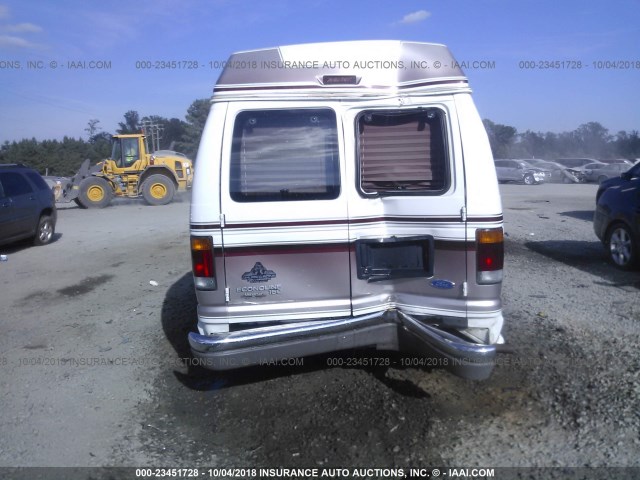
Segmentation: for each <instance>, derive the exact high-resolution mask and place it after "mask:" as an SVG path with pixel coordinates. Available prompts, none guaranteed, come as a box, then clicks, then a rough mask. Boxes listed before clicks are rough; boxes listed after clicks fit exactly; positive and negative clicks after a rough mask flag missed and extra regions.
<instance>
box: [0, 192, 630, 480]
mask: <svg viewBox="0 0 640 480" xmlns="http://www.w3.org/2000/svg"><path fill="white" fill-rule="evenodd" d="M595 190H596V187H595V186H593V185H541V186H531V187H529V186H523V185H502V186H501V191H502V194H503V207H504V212H505V230H506V234H507V239H506V254H507V257H506V266H505V283H504V290H503V300H504V313H505V319H506V323H505V328H504V331H503V333H504V336H505V338H506V340H507V344H508V350H509V353H501V354H500V355H499V357H498V365H497V367H496V369H495V371H494V374H493V375H492V377H491V378H490V379H489V380H486V381H484V382H472V381H467V380H462V379H459V378H457V377H454V376H452V375H450V374H448V373H446V372H445V371H442V370H438V369H426V368H408V367H402V366H401V364H400V359H401V357H399V356H398V355H389V357H388V358H389V359H390V363H391V366H390V367H386V368H382V367H378V368H373V367H369V368H364V367H353V368H347V367H328V366H327V363H328V362H329V361H330V360H331V359H332V358H333V357H335V356H334V355H332V356H319V357H314V358H307V359H304V361H303V362H301V363H302V365H297V366H290V367H286V368H285V367H262V368H251V369H245V370H240V371H235V372H229V373H225V374H214V373H212V372H208V371H203V370H201V369H199V368H197V367H194V366H191V365H189V362H188V360H184V359H188V357H189V353H188V348H187V344H186V333H187V332H188V331H189V330H192V329H193V328H194V322H195V296H194V294H193V286H192V281H191V276H190V272H189V265H190V264H189V255H188V242H187V239H188V232H187V229H188V203H187V202H182V203H175V204H172V205H168V206H165V207H157V208H152V207H146V206H143V205H140V204H138V203H130V202H123V203H120V204H117V205H115V206H113V207H110V208H107V209H104V210H100V211H83V210H79V209H77V208H65V209H62V210H60V214H59V225H58V236H57V239H56V241H55V242H54V243H53V244H52V245H49V246H47V247H40V248H29V247H26V246H16V247H11V248H4V249H2V253H7V254H8V255H9V261H8V262H6V263H2V264H0V305H1V306H2V307H1V309H2V310H1V311H2V313H1V314H0V405H1V408H2V416H1V417H0V431H1V432H2V433H1V434H0V467H16V466H41V467H50V466H76V467H84V466H172V467H193V466H201V467H203V466H210V467H213V466H216V467H243V468H249V467H276V468H278V467H279V468H282V467H288V468H293V467H316V468H329V467H340V468H354V467H374V466H375V467H415V468H417V467H425V468H427V467H432V466H456V467H467V468H473V467H476V468H480V467H583V466H590V467H613V466H617V467H640V454H639V452H640V433H639V432H640V378H639V375H640V373H639V372H640V368H639V367H640V365H639V363H640V353H639V352H640V349H639V348H638V347H639V345H638V343H639V340H638V339H639V336H638V330H639V329H638V322H639V321H640V301H638V300H639V290H640V274H639V273H638V272H620V271H618V270H616V269H615V268H613V267H612V266H611V265H609V264H608V263H607V262H606V259H605V256H604V253H603V250H602V247H601V245H600V243H599V242H598V240H597V238H596V237H595V235H594V234H593V230H592V222H591V219H592V215H593V206H594V196H595ZM152 280H153V281H155V282H157V283H158V286H153V285H151V284H150V283H149V282H150V281H152ZM352 355H353V353H352V352H345V353H344V354H342V356H343V357H344V358H348V357H350V356H352ZM370 356H376V357H379V356H380V354H379V353H375V352H370ZM47 358H48V359H50V360H49V361H48V363H49V364H43V361H44V360H45V359H47ZM38 359H42V360H38ZM92 359H93V361H92ZM95 359H98V361H95ZM37 362H40V363H37ZM125 363H126V364H125ZM523 471H524V472H525V476H526V475H530V477H531V478H534V477H535V478H552V477H555V478H566V477H567V475H568V474H567V472H566V471H563V470H561V469H555V470H544V471H543V472H542V473H541V474H539V473H540V472H537V471H535V470H523ZM45 472H49V470H45ZM527 472H528V473H527ZM587 472H592V471H587ZM596 472H597V471H596ZM630 472H631V471H628V470H623V471H617V472H616V473H615V478H627V477H625V475H627V476H628V478H633V475H635V474H640V472H638V471H637V470H636V471H634V472H631V473H630ZM4 473H5V474H7V471H4ZM21 473H23V474H25V475H26V474H29V475H31V477H33V476H34V472H33V471H26V473H25V472H21V471H10V472H9V474H7V475H9V477H11V476H14V477H15V478H18V477H19V476H20V474H21ZM67 473H68V472H67ZM518 474H522V471H519V472H518ZM42 475H43V477H42V478H48V477H46V474H44V473H43V474H42ZM79 475H80V476H82V475H84V473H82V472H81V473H80V474H79ZM90 475H93V476H91V477H90V478H97V477H96V475H97V474H96V473H95V472H93V473H91V474H90ZM514 475H515V473H514ZM585 475H586V474H585ZM38 478H39V477H38ZM113 478H120V477H118V476H117V475H116V476H114V477H113ZM368 478H374V477H368ZM496 478H506V477H500V476H497V477H496ZM527 478H528V477H527ZM584 478H591V477H588V476H586V477H584ZM593 478H595V477H593ZM610 478H613V477H610Z"/></svg>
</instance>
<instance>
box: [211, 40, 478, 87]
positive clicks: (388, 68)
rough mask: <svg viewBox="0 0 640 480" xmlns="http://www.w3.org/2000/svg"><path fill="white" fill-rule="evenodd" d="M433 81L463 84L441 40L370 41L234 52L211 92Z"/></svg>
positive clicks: (428, 84) (417, 84)
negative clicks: (427, 41) (420, 41)
mask: <svg viewBox="0 0 640 480" xmlns="http://www.w3.org/2000/svg"><path fill="white" fill-rule="evenodd" d="M437 86H446V87H447V88H464V89H468V82H467V78H466V77H465V75H464V73H463V72H462V69H461V68H460V66H459V65H458V63H457V62H456V60H455V59H454V57H453V56H452V55H451V52H450V51H449V49H448V48H447V47H446V46H445V45H440V44H434V43H419V42H404V41H397V40H371V41H353V42H331V43H311V44H302V45H288V46H281V47H274V48H267V49H262V50H251V51H246V52H237V53H234V54H232V55H231V56H230V57H229V60H228V61H227V62H226V65H225V68H224V70H223V71H222V74H221V75H220V78H219V79H218V82H217V83H216V86H215V88H214V97H215V96H217V95H225V94H227V93H228V94H234V95H237V94H242V93H250V92H253V93H254V94H255V93H257V92H256V91H260V90H271V91H272V92H275V91H280V90H284V91H289V92H288V93H290V91H291V90H292V89H295V90H309V89H312V90H316V91H317V90H322V91H324V92H325V93H330V92H336V93H337V92H338V91H339V92H342V93H345V92H348V91H351V92H352V93H356V91H360V93H363V90H368V91H371V90H388V89H398V90H399V89H408V88H423V87H431V88H433V87H437ZM282 93H285V92H282Z"/></svg>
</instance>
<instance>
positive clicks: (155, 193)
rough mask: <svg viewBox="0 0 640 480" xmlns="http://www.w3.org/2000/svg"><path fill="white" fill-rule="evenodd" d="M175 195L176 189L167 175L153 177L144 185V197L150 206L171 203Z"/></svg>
mask: <svg viewBox="0 0 640 480" xmlns="http://www.w3.org/2000/svg"><path fill="white" fill-rule="evenodd" d="M175 193H176V187H175V185H174V184H173V181H171V179H170V178H169V177H167V176H166V175H161V174H155V175H151V176H149V178H147V179H146V180H145V181H144V183H143V184H142V196H143V198H144V200H145V202H147V203H148V204H149V205H166V204H168V203H171V201H172V200H173V196H174V195H175Z"/></svg>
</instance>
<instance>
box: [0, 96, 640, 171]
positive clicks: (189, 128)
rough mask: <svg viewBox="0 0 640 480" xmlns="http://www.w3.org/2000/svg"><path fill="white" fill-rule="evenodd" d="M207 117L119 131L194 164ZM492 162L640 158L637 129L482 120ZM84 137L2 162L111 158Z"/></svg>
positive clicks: (28, 143)
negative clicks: (154, 140)
mask: <svg viewBox="0 0 640 480" xmlns="http://www.w3.org/2000/svg"><path fill="white" fill-rule="evenodd" d="M208 113H209V100H208V99H198V100H195V101H194V102H193V103H192V104H191V105H190V106H189V108H188V109H187V113H186V115H185V120H180V119H177V118H171V119H168V118H164V117H162V116H159V115H149V116H144V117H140V115H139V113H138V112H137V111H135V110H130V111H128V112H126V113H125V114H124V121H122V122H119V123H118V128H117V129H116V130H115V132H116V133H139V132H140V131H141V130H142V126H143V125H144V124H145V123H146V124H149V123H151V124H155V125H159V126H161V135H160V149H161V150H176V151H178V152H181V153H184V154H185V155H187V156H188V157H189V158H192V159H194V160H195V157H196V154H197V152H198V144H199V143H200V136H201V135H202V130H203V129H204V124H205V121H206V119H207V115H208ZM483 123H484V126H485V129H486V131H487V135H488V137H489V142H490V143H491V150H492V151H493V156H494V158H543V159H547V160H553V159H555V158H563V157H588V158H595V159H602V160H606V159H614V158H626V159H636V158H640V135H639V133H638V131H637V130H632V131H631V132H626V131H620V132H618V133H617V134H615V135H612V134H611V133H609V130H608V129H606V128H605V127H604V126H602V125H601V124H600V123H598V122H589V123H585V124H583V125H580V126H579V127H578V128H576V129H575V130H573V131H570V132H562V133H553V132H546V133H543V132H533V131H531V130H527V131H525V132H523V133H518V131H517V129H516V128H515V127H512V126H509V125H502V124H499V123H494V122H492V121H491V120H486V119H485V120H483ZM85 132H86V139H85V138H83V137H80V138H72V137H66V136H65V137H64V138H63V139H62V140H42V141H38V140H36V139H35V138H32V139H23V140H20V141H13V142H9V141H6V142H4V144H3V145H2V146H0V163H23V164H25V165H29V166H30V167H32V168H34V169H36V170H38V171H39V172H40V173H42V174H45V173H48V174H49V175H58V176H71V175H73V174H74V173H75V172H76V171H77V170H78V168H79V167H80V164H81V163H82V162H83V161H84V160H85V159H86V158H89V159H90V160H91V161H92V163H96V162H98V161H100V160H102V159H105V158H108V157H109V155H110V154H111V137H112V134H111V133H109V132H106V131H103V130H102V127H101V126H100V121H99V120H98V119H91V120H89V121H88V123H87V127H86V128H85Z"/></svg>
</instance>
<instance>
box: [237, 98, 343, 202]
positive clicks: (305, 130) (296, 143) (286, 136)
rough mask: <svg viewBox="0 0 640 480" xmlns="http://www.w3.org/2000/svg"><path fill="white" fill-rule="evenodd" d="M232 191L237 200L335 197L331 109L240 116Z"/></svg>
mask: <svg viewBox="0 0 640 480" xmlns="http://www.w3.org/2000/svg"><path fill="white" fill-rule="evenodd" d="M230 193H231V198H232V199H233V200H235V201H237V202H265V201H267V202H268V201H295V200H330V199H334V198H337V197H338V195H339V194H340V160H339V155H338V134H337V127H336V116H335V113H334V112H333V110H330V109H296V110H260V111H244V112H241V113H239V114H238V116H237V117H236V121H235V126H234V130H233V146H232V151H231V179H230Z"/></svg>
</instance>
